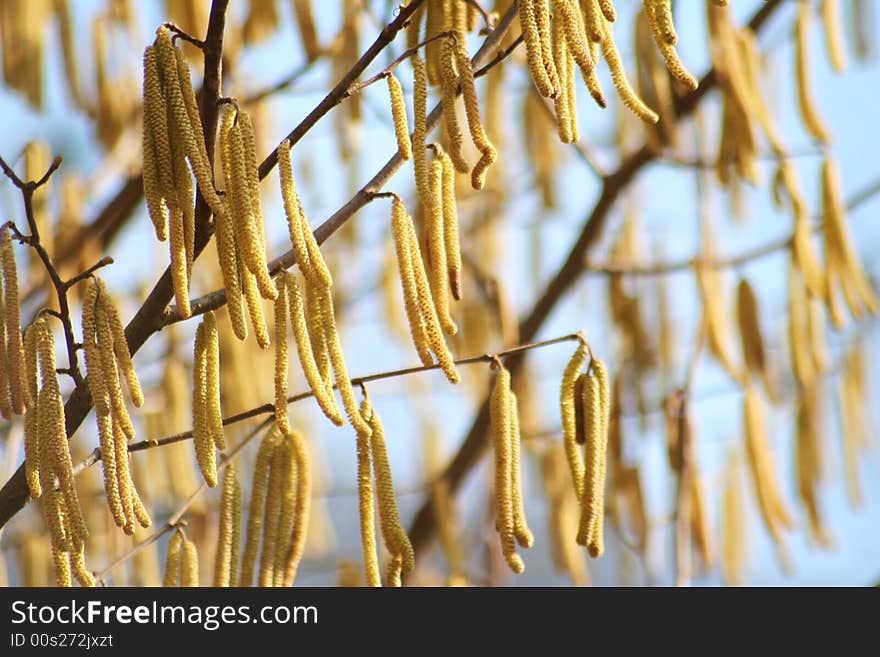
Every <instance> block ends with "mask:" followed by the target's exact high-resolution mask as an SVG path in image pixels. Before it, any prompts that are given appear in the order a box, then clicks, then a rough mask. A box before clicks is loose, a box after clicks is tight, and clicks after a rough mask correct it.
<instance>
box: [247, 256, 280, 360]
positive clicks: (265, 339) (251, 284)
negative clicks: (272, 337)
mask: <svg viewBox="0 0 880 657" xmlns="http://www.w3.org/2000/svg"><path fill="white" fill-rule="evenodd" d="M239 263H241V261H239ZM238 273H239V276H240V277H241V279H242V287H243V289H244V301H245V306H246V307H247V309H248V314H249V315H250V318H251V326H253V327H254V335H255V337H256V338H257V344H258V345H259V347H260V349H268V348H269V328H268V327H267V326H266V317H265V315H264V314H263V302H262V300H261V299H260V291H259V289H258V288H257V283H256V281H255V277H254V276H252V275H251V274H250V272H248V271H247V270H246V268H245V267H242V266H240V267H239V272H238ZM270 282H271V281H270ZM272 287H273V288H274V287H275V285H274V283H273V284H272Z"/></svg>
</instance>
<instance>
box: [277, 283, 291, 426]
mask: <svg viewBox="0 0 880 657" xmlns="http://www.w3.org/2000/svg"><path fill="white" fill-rule="evenodd" d="M285 281H286V277H285V276H284V275H281V276H279V277H278V278H277V279H276V281H275V285H276V286H277V288H278V298H277V299H275V323H274V327H273V328H274V335H275V377H274V384H275V388H274V389H275V422H276V423H277V424H278V428H279V429H281V431H282V432H283V433H289V432H290V419H289V418H288V417H287V371H288V369H289V367H290V363H289V362H288V360H287V357H288V356H287V317H288V315H289V314H290V310H289V306H290V304H289V302H288V299H287V288H286V285H285Z"/></svg>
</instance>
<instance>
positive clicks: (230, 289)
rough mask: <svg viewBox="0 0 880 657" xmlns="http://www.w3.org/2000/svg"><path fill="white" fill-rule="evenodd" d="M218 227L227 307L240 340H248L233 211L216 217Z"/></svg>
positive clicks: (218, 244)
mask: <svg viewBox="0 0 880 657" xmlns="http://www.w3.org/2000/svg"><path fill="white" fill-rule="evenodd" d="M216 220H217V228H216V231H215V232H216V236H217V259H218V261H219V263H220V271H221V272H222V274H223V286H224V287H225V288H226V302H227V303H226V307H227V310H228V311H229V323H230V324H231V325H232V331H233V333H235V337H237V338H238V339H239V340H246V339H247V336H248V328H247V324H246V323H245V319H244V300H243V298H242V285H241V279H240V278H239V273H238V270H239V267H238V256H237V254H236V251H235V229H234V227H233V219H232V211H231V210H230V209H228V208H227V209H226V210H225V211H224V212H223V213H222V214H221V215H219V216H218V217H216Z"/></svg>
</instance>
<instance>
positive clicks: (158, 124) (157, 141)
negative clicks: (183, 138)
mask: <svg viewBox="0 0 880 657" xmlns="http://www.w3.org/2000/svg"><path fill="white" fill-rule="evenodd" d="M143 68H144V72H143V79H144V84H143V96H144V122H143V160H144V163H143V166H144V173H143V180H144V197H145V198H146V201H147V211H148V212H149V215H150V220H151V221H152V222H153V229H154V230H155V233H156V238H157V239H158V240H159V241H161V242H164V241H165V240H166V239H167V238H168V208H169V207H171V206H172V205H173V206H176V205H177V200H176V198H174V197H172V194H173V190H174V183H173V179H172V171H173V169H172V164H171V145H170V143H169V141H168V118H167V116H166V113H165V98H164V95H163V92H162V84H161V82H160V79H159V63H158V59H157V54H156V47H155V46H154V45H150V46H147V47H146V49H145V50H144V57H143Z"/></svg>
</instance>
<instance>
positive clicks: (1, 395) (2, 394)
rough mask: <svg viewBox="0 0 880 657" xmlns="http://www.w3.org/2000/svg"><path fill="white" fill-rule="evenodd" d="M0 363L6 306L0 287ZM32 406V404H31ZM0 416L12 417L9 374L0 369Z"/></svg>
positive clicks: (2, 350) (4, 360)
mask: <svg viewBox="0 0 880 657" xmlns="http://www.w3.org/2000/svg"><path fill="white" fill-rule="evenodd" d="M0 313H2V314H0V363H4V364H5V363H6V306H5V304H4V299H3V286H2V285H0ZM31 406H33V404H31ZM0 415H2V416H3V417H4V418H5V419H7V420H8V419H9V418H11V417H12V415H13V413H12V403H11V401H10V399H9V374H8V372H7V371H6V368H5V367H0Z"/></svg>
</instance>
